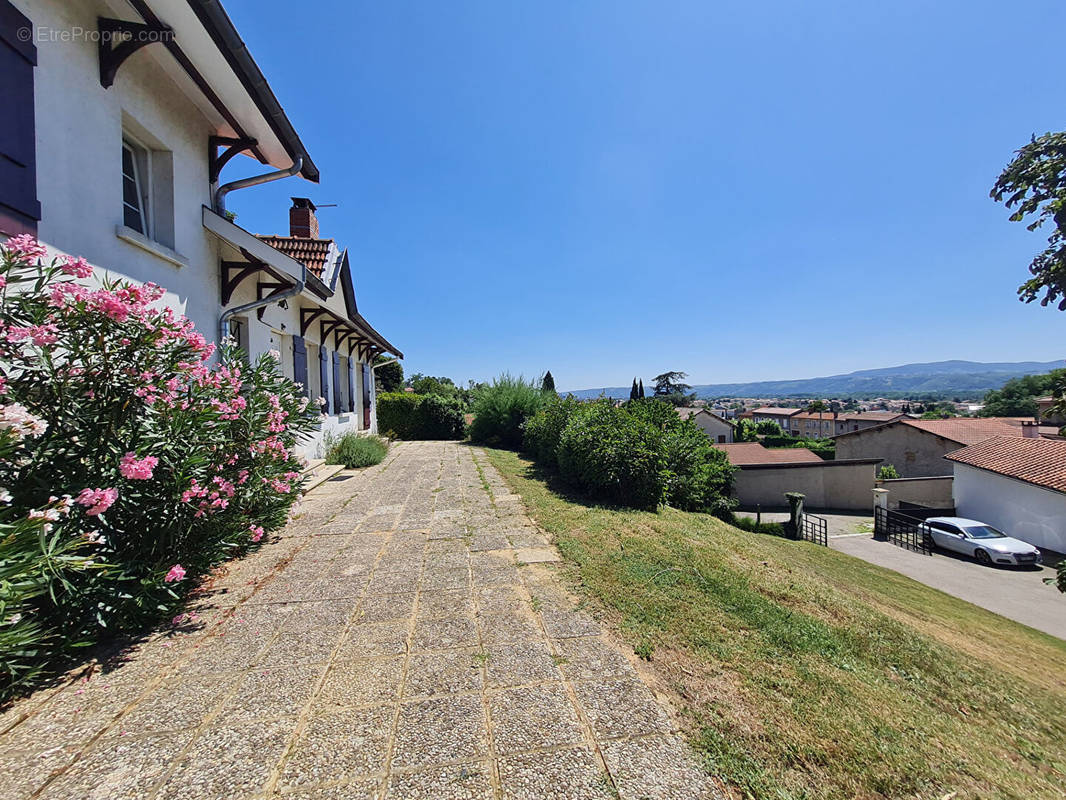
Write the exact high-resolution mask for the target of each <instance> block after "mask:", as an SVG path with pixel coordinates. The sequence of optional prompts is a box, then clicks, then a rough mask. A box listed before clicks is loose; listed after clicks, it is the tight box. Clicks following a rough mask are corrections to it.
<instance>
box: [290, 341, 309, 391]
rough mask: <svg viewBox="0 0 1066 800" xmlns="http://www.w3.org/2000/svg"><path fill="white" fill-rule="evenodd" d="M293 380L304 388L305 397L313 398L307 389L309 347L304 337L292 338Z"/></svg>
mask: <svg viewBox="0 0 1066 800" xmlns="http://www.w3.org/2000/svg"><path fill="white" fill-rule="evenodd" d="M292 379H293V380H294V381H296V382H297V383H298V384H300V385H301V386H303V393H304V397H310V396H311V390H310V389H309V388H308V387H307V345H306V344H305V343H304V337H302V336H293V337H292Z"/></svg>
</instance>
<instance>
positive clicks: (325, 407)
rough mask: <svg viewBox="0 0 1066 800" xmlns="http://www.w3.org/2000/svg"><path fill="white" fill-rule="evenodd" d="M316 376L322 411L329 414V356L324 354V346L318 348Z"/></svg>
mask: <svg viewBox="0 0 1066 800" xmlns="http://www.w3.org/2000/svg"><path fill="white" fill-rule="evenodd" d="M318 377H319V384H318V385H319V388H320V389H321V390H322V400H323V401H324V402H323V403H322V413H323V414H329V413H330V410H329V356H328V355H326V346H325V345H321V346H320V347H319V348H318Z"/></svg>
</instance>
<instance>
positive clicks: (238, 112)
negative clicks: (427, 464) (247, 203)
mask: <svg viewBox="0 0 1066 800" xmlns="http://www.w3.org/2000/svg"><path fill="white" fill-rule="evenodd" d="M0 70H3V73H4V76H5V80H4V81H3V82H0V104H2V107H3V108H4V109H5V121H4V124H3V125H2V126H0V129H2V133H0V236H3V237H6V236H11V235H16V234H19V233H27V232H29V233H33V234H35V235H36V236H37V237H38V239H40V240H41V241H42V242H43V243H44V244H46V245H47V246H48V247H49V249H50V250H51V251H52V252H53V253H69V254H73V255H78V256H82V257H84V258H86V259H87V260H88V261H89V262H90V263H91V264H93V265H94V267H95V268H96V272H97V273H98V274H99V275H103V274H107V275H109V276H111V277H121V278H125V279H129V280H132V281H136V282H142V283H143V282H149V281H150V282H153V283H156V284H158V285H160V286H162V287H164V288H165V289H167V294H166V296H165V302H167V303H169V304H170V305H171V306H173V307H174V308H175V310H177V311H180V312H181V313H183V314H185V315H186V316H187V317H189V318H190V319H191V320H192V321H193V322H194V323H195V324H196V327H197V329H198V330H199V331H200V332H201V333H202V334H203V335H204V336H205V337H207V338H208V339H210V340H215V341H218V340H219V338H220V337H221V336H222V335H223V334H224V333H230V334H232V335H234V336H235V337H236V338H238V340H239V341H240V343H241V344H242V345H243V346H244V347H245V348H246V349H247V351H248V352H249V354H250V355H252V356H253V357H254V356H256V355H258V354H259V353H262V352H266V351H268V350H271V349H276V350H278V351H279V352H280V353H281V354H282V359H281V365H282V369H283V371H284V372H285V373H286V374H287V375H289V376H290V377H292V378H294V379H295V380H297V381H298V382H300V383H302V384H304V386H305V387H306V391H307V392H308V395H309V397H311V398H312V400H314V399H316V398H318V397H322V398H323V399H324V403H323V412H324V414H325V419H324V421H323V424H322V429H321V431H320V432H319V435H318V437H317V438H316V439H315V440H314V441H312V442H310V443H308V444H307V445H306V446H305V448H304V451H305V452H304V455H308V456H314V455H318V454H319V452H318V451H320V449H321V440H322V437H323V435H324V434H325V433H326V432H328V431H334V430H340V429H346V430H357V431H374V430H375V429H376V415H375V413H374V390H373V383H374V381H373V372H372V368H371V366H370V365H371V364H373V363H374V361H375V359H377V358H378V357H379V356H381V355H392V356H395V357H402V353H400V352H399V351H398V350H397V349H396V348H395V347H394V346H393V345H392V344H390V343H389V342H388V340H386V339H385V338H384V337H383V336H382V335H381V334H379V333H378V332H377V331H376V330H375V329H374V328H373V327H372V326H371V325H370V324H369V323H368V322H367V321H366V319H365V318H364V317H362V316H361V315H360V314H359V312H358V310H357V307H356V301H355V290H354V286H353V284H352V272H351V267H350V265H349V263H348V257H347V253H346V251H344V250H343V249H342V248H340V247H338V246H337V245H336V244H335V243H333V242H332V240H319V239H318V238H317V236H318V234H317V230H316V231H314V232H313V233H312V231H311V230H310V229H309V227H308V228H307V230H306V231H304V230H302V229H301V231H298V232H303V233H306V235H305V236H293V235H292V234H293V233H294V231H293V229H292V224H291V221H292V220H291V218H292V214H290V230H289V232H288V233H289V236H287V237H281V238H284V239H286V240H289V241H288V242H287V243H285V244H284V245H283V246H279V247H275V246H274V245H275V244H278V242H277V241H275V239H274V238H273V237H257V236H255V235H253V234H252V233H250V232H248V231H246V230H244V229H242V228H241V227H240V226H238V225H236V224H234V222H233V221H232V220H231V219H230V216H229V215H228V214H227V212H226V206H225V204H226V202H227V200H229V201H231V202H232V201H237V202H239V198H240V192H241V191H255V189H254V186H255V185H257V184H259V183H263V182H266V181H268V180H281V179H292V178H294V177H296V176H299V177H302V178H304V179H305V180H308V181H311V182H317V181H318V177H319V173H318V169H317V167H316V166H315V164H314V162H313V161H312V160H311V157H310V156H309V155H308V153H307V152H306V150H305V148H304V146H303V144H302V143H301V141H300V139H299V137H298V135H297V134H296V131H295V130H294V128H293V126H292V124H291V123H290V121H289V120H288V118H287V117H286V116H285V113H284V111H283V110H282V108H281V106H280V104H279V103H278V101H277V99H276V98H275V96H274V94H273V92H272V91H271V90H270V88H269V86H268V85H267V84H266V81H265V78H264V77H263V75H262V73H261V72H260V71H259V68H258V67H257V66H256V64H255V62H254V61H253V60H252V58H251V56H250V55H249V54H248V51H247V49H246V48H245V47H244V45H243V43H242V42H241V40H240V38H239V36H238V35H237V32H236V30H235V29H234V28H233V25H232V23H231V22H230V20H229V18H228V17H227V16H226V13H225V11H224V10H223V9H222V6H221V5H220V4H219V3H218V2H217V0H169V1H165V0H122V2H118V0H32V2H31V0H0ZM238 154H240V155H244V156H250V157H252V158H254V159H256V160H257V161H258V162H260V163H261V164H262V165H263V169H264V173H263V174H262V175H260V176H258V177H256V178H252V179H247V180H242V181H235V182H229V183H227V182H226V181H225V179H224V177H223V175H222V173H223V170H224V168H225V166H226V164H227V163H228V162H229V161H230V159H232V158H233V157H234V156H236V155H238ZM294 185H295V184H294ZM294 193H296V194H302V193H303V192H294ZM299 201H300V202H301V203H303V204H304V205H303V210H305V211H306V212H307V213H308V214H310V215H311V216H312V217H313V214H314V206H313V203H311V201H310V200H309V199H306V198H299ZM294 205H295V204H294ZM279 211H280V209H279ZM301 213H302V211H301ZM279 216H280V215H279ZM297 216H299V215H297ZM299 239H306V240H308V242H307V244H308V247H306V248H301V247H299V246H298V245H299V241H295V243H294V240H299ZM308 253H311V254H312V255H314V256H315V258H314V260H311V259H310V258H309V256H308V255H307V254H308Z"/></svg>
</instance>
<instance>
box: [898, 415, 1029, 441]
mask: <svg viewBox="0 0 1066 800" xmlns="http://www.w3.org/2000/svg"><path fill="white" fill-rule="evenodd" d="M900 421H901V422H902V423H903V424H904V425H910V426H911V427H914V428H920V429H921V430H923V431H928V432H929V433H933V434H936V435H937V436H942V437H943V438H945V439H950V440H951V441H953V442H958V443H959V444H977V443H978V442H983V441H984V440H985V439H990V438H992V437H993V436H1019V437H1020V436H1021V435H1022V422H1023V421H1024V422H1032V420H1031V419H1029V418H1024V417H953V418H951V419H905V420H900Z"/></svg>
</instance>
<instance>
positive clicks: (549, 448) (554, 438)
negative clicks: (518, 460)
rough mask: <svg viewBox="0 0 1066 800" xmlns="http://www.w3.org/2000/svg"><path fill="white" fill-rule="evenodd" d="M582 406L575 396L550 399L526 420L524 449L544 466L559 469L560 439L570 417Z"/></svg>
mask: <svg viewBox="0 0 1066 800" xmlns="http://www.w3.org/2000/svg"><path fill="white" fill-rule="evenodd" d="M581 406H582V404H581V402H580V401H579V400H578V399H577V398H575V397H574V396H573V395H567V397H566V398H565V399H562V398H559V397H558V396H556V397H549V398H548V401H547V403H546V404H545V405H544V407H543V408H542V409H541V410H540V411H538V412H537V413H536V414H534V415H533V416H532V417H530V418H529V419H527V420H526V423H525V426H524V428H523V434H524V435H523V439H522V446H523V449H524V450H525V451H526V452H527V453H529V454H530V455H532V456H533V458H534V459H535V460H536V461H537V462H538V463H540V464H541V465H542V466H544V467H547V468H549V469H553V470H555V469H558V468H559V438H560V437H561V436H562V435H563V430H564V429H565V428H566V426H567V423H569V422H570V417H571V416H572V415H573V414H574V413H575V412H576V411H577V410H578V409H580V408H581Z"/></svg>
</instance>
